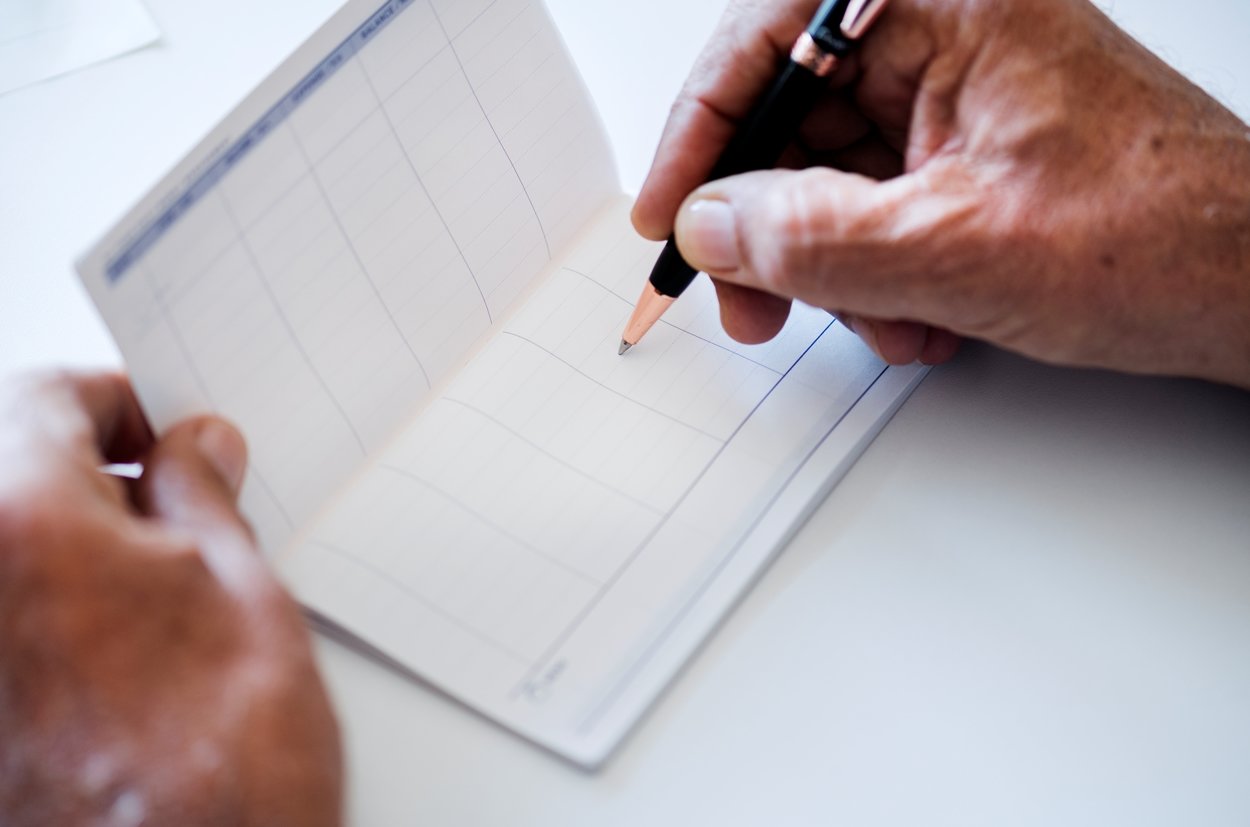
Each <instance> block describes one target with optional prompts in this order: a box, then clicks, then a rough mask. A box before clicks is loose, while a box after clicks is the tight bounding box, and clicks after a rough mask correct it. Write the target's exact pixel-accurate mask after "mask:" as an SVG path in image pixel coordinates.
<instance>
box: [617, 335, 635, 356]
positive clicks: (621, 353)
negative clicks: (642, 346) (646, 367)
mask: <svg viewBox="0 0 1250 827" xmlns="http://www.w3.org/2000/svg"><path fill="white" fill-rule="evenodd" d="M631 347H633V345H631V344H630V343H629V342H627V341H625V340H624V339H621V349H620V350H618V351H617V352H616V355H617V356H624V355H625V354H626V353H627V352H628V351H629V349H630V348H631Z"/></svg>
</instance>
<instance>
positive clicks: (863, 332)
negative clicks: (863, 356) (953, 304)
mask: <svg viewBox="0 0 1250 827" xmlns="http://www.w3.org/2000/svg"><path fill="white" fill-rule="evenodd" d="M853 324H854V327H853V329H854V331H855V332H856V333H857V334H859V336H860V338H862V339H863V340H864V341H865V342H866V343H867V344H868V346H869V347H871V348H872V349H873V351H874V352H876V354H877V355H878V356H879V357H881V359H882V361H884V362H885V363H886V364H889V365H894V366H896V367H897V366H902V365H910V364H914V363H915V362H916V361H917V360H918V359H919V358H920V355H921V352H922V351H923V350H924V346H925V340H926V336H927V333H926V327H925V325H922V324H918V323H916V322H896V321H881V320H877V319H862V318H857V319H855V320H854V322H853Z"/></svg>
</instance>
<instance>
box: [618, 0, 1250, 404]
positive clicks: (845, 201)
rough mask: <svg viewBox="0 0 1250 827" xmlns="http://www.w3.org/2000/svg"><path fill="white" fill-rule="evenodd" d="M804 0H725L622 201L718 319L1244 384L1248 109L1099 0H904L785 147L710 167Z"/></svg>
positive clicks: (911, 351) (760, 337) (784, 43)
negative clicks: (763, 158)
mask: <svg viewBox="0 0 1250 827" xmlns="http://www.w3.org/2000/svg"><path fill="white" fill-rule="evenodd" d="M817 7H818V4H817V3H816V2H814V0H782V2H775V3H746V2H738V3H734V4H732V5H731V7H730V10H729V11H728V13H727V14H726V17H725V19H724V20H723V21H722V23H721V25H720V27H719V29H718V30H717V32H716V34H715V35H714V36H713V38H712V40H711V42H710V43H709V46H708V48H707V50H706V51H705V52H704V54H703V56H702V57H701V58H700V60H699V63H698V65H697V66H696V68H695V70H694V72H693V73H692V75H691V77H690V79H689V80H688V82H687V84H686V87H685V89H684V90H683V92H682V95H681V97H680V99H679V100H678V102H677V104H676V106H675V107H674V109H673V115H672V118H671V119H670V122H669V125H668V128H667V130H666V132H665V135H664V138H663V140H662V142H661V144H660V147H659V150H658V152H657V156H656V160H655V164H654V166H653V169H652V171H651V174H650V176H649V177H648V179H647V181H646V183H645V185H644V186H643V189H642V192H641V194H640V196H639V199H638V203H637V205H636V206H635V210H634V223H635V226H636V227H637V228H638V230H639V231H640V232H641V233H642V234H643V235H645V236H647V237H649V238H652V239H655V240H661V239H666V238H668V237H669V235H670V234H674V235H675V238H676V242H677V245H678V248H679V249H680V252H681V254H682V256H683V257H684V258H685V259H687V260H688V261H689V263H690V264H691V265H693V266H694V267H696V268H698V269H699V270H702V271H704V272H707V273H708V274H709V275H711V276H712V277H713V279H714V281H715V283H716V286H717V291H718V295H719V297H720V302H721V312H722V319H723V322H724V325H725V329H726V330H727V331H728V332H729V333H730V335H732V336H734V337H735V338H737V339H739V340H742V341H745V342H759V341H764V340H767V339H768V338H770V337H771V336H773V335H775V334H776V333H777V332H778V331H779V330H780V328H781V326H782V324H783V323H784V321H785V318H786V316H787V313H788V307H789V300H790V299H792V298H798V299H801V300H803V301H805V302H807V303H809V304H813V305H816V306H819V307H824V308H826V309H829V310H831V311H834V312H836V313H837V314H838V315H839V317H840V318H842V319H843V320H844V321H846V322H848V323H849V324H850V325H851V326H852V328H853V329H855V330H856V332H858V333H859V334H860V335H861V336H862V337H863V338H864V339H865V340H866V341H867V342H868V343H869V344H870V345H871V346H872V347H873V348H874V349H875V350H876V351H877V352H878V353H879V354H880V355H881V356H882V357H883V358H884V359H886V360H887V361H890V362H893V363H908V362H912V361H915V360H917V359H919V360H921V361H924V362H927V363H937V362H941V361H945V360H946V359H949V358H950V357H951V356H952V355H953V354H954V352H955V350H956V348H957V346H958V342H959V339H960V337H963V336H970V337H975V338H979V339H984V340H988V341H991V342H994V343H996V344H999V345H1002V346H1005V347H1008V348H1011V349H1013V350H1016V351H1019V352H1022V353H1025V354H1027V355H1030V356H1034V357H1037V358H1041V359H1044V360H1047V361H1053V362H1062V363H1066V364H1078V365H1091V366H1100V367H1110V368H1116V369H1121V370H1129V371H1133V372H1151V373H1168V374H1183V375H1189V376H1199V377H1203V378H1208V379H1214V380H1218V381H1225V382H1231V383H1235V384H1240V385H1243V386H1250V200H1248V199H1246V198H1245V197H1244V193H1245V192H1246V191H1247V190H1248V189H1250V140H1247V138H1246V135H1247V127H1246V125H1245V124H1243V123H1242V122H1241V121H1240V120H1238V119H1237V118H1236V117H1235V116H1234V115H1232V114H1231V113H1229V112H1228V111H1227V110H1225V109H1224V108H1223V107H1221V106H1220V105H1219V104H1218V103H1216V102H1215V101H1213V100H1212V99H1211V98H1210V97H1208V96H1207V95H1205V94H1204V93H1203V92H1202V91H1201V90H1199V89H1197V88H1196V87H1194V86H1192V85H1191V84H1189V83H1188V82H1187V81H1186V80H1184V79H1183V78H1182V77H1181V76H1179V75H1178V74H1177V73H1176V72H1175V71H1173V70H1172V69H1170V68H1169V67H1168V66H1166V65H1165V64H1163V63H1162V62H1161V61H1159V60H1158V59H1157V58H1155V57H1154V56H1153V55H1151V54H1150V53H1149V52H1147V51H1146V50H1145V49H1143V48H1142V47H1141V46H1139V45H1138V44H1137V43H1135V42H1134V41H1133V40H1132V39H1131V38H1129V37H1128V36H1127V35H1125V34H1124V33H1123V32H1122V31H1120V30H1119V29H1117V28H1116V27H1115V25H1114V24H1113V23H1112V22H1111V21H1110V20H1108V19H1107V18H1106V17H1105V16H1104V15H1103V14H1102V13H1101V12H1099V11H1098V10H1097V9H1096V8H1094V7H1093V6H1092V5H1091V4H1090V3H1088V2H1086V1H1085V0H1013V2H1005V1H1004V0H965V1H963V2H954V1H953V0H893V2H892V3H891V5H890V7H889V8H888V9H887V10H886V12H885V13H884V14H883V15H882V16H881V18H880V20H879V21H877V23H876V24H875V26H874V27H873V28H872V30H871V32H870V33H869V34H868V35H867V37H865V38H863V41H862V43H861V44H860V48H859V51H858V52H856V53H855V54H854V55H852V56H850V57H849V58H848V59H846V60H845V61H843V63H842V66H841V67H840V68H839V69H838V70H837V71H836V72H835V73H834V74H833V76H832V78H831V79H830V81H828V84H829V85H828V87H827V88H824V89H822V90H821V92H820V95H819V98H818V100H817V101H816V103H815V104H814V106H813V107H812V109H811V113H810V114H809V115H808V117H807V118H806V119H805V120H804V121H803V123H802V124H801V125H800V126H799V127H798V130H797V134H796V138H795V140H794V141H793V142H792V143H791V144H790V146H789V147H787V148H786V150H785V151H784V154H783V157H782V159H781V163H782V165H783V166H786V167H792V168H801V169H788V170H773V171H767V172H754V173H750V174H747V175H740V176H734V177H730V178H726V179H724V180H720V181H714V182H712V183H710V184H705V182H706V181H708V180H709V179H710V178H711V177H712V173H713V167H714V166H715V165H716V163H717V161H718V159H720V158H721V156H722V155H723V154H724V150H725V148H726V147H727V146H728V145H729V143H730V141H731V140H732V138H733V136H734V135H736V134H738V133H739V131H740V130H741V128H742V125H743V122H744V120H745V119H746V118H747V117H748V116H749V114H750V113H751V111H752V109H753V108H754V107H755V106H757V105H758V102H759V100H760V98H761V96H762V95H764V94H765V93H766V91H767V90H768V88H769V87H770V84H772V83H774V82H775V80H776V78H777V72H778V66H780V65H783V62H784V58H785V57H786V56H787V55H789V54H790V52H791V49H792V46H793V44H794V43H795V40H796V38H797V37H798V35H799V34H800V33H801V32H803V31H804V27H805V26H807V25H808V22H809V19H810V16H811V14H812V13H813V12H814V11H816V10H817Z"/></svg>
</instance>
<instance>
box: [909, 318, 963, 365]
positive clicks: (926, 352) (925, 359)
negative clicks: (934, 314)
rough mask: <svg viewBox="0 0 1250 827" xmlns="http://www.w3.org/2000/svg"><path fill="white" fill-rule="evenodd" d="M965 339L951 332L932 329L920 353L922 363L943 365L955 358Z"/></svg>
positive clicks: (936, 328)
mask: <svg viewBox="0 0 1250 827" xmlns="http://www.w3.org/2000/svg"><path fill="white" fill-rule="evenodd" d="M961 344H963V339H962V338H961V337H960V336H958V335H957V334H955V333H951V332H950V331H949V330H943V329H941V328H938V327H931V328H929V331H928V336H927V338H926V340H925V344H924V349H923V350H922V351H921V353H920V362H921V364H925V365H942V364H945V363H947V362H949V361H950V360H952V359H954V358H955V355H956V354H957V353H959V347H960V345H961Z"/></svg>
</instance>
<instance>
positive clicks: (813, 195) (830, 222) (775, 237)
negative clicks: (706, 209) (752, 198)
mask: <svg viewBox="0 0 1250 827" xmlns="http://www.w3.org/2000/svg"><path fill="white" fill-rule="evenodd" d="M834 197H835V195H834V188H833V187H832V185H831V182H830V181H829V179H828V177H827V176H826V175H825V174H823V173H822V172H820V171H815V170H813V171H808V172H802V173H796V174H795V175H794V176H793V177H791V178H788V179H786V180H785V181H784V183H782V184H781V185H778V186H774V187H772V188H771V189H770V191H769V192H768V194H767V195H766V196H765V198H764V199H763V200H762V209H763V213H764V214H763V220H762V221H760V222H758V223H755V226H756V228H757V231H756V232H752V233H748V234H747V236H748V237H749V238H750V239H751V240H752V249H751V250H749V251H748V256H747V258H748V260H749V261H751V262H752V265H753V266H754V268H755V270H756V273H757V275H758V276H759V278H760V280H761V281H762V282H763V283H764V285H765V286H766V288H767V289H769V290H770V291H773V292H777V293H779V294H781V295H786V296H792V297H797V298H803V297H804V296H805V294H807V293H808V292H809V291H810V290H811V289H812V288H813V279H814V278H815V277H816V276H818V275H819V274H820V273H822V272H824V270H825V269H827V268H825V267H824V264H825V263H826V260H827V258H828V256H827V252H826V251H827V249H828V247H829V246H830V244H831V243H832V242H833V241H834V240H835V238H836V237H837V234H838V231H839V228H838V222H837V219H836V214H837V213H836V210H835V209H832V208H831V202H832V200H833V198H834Z"/></svg>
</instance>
